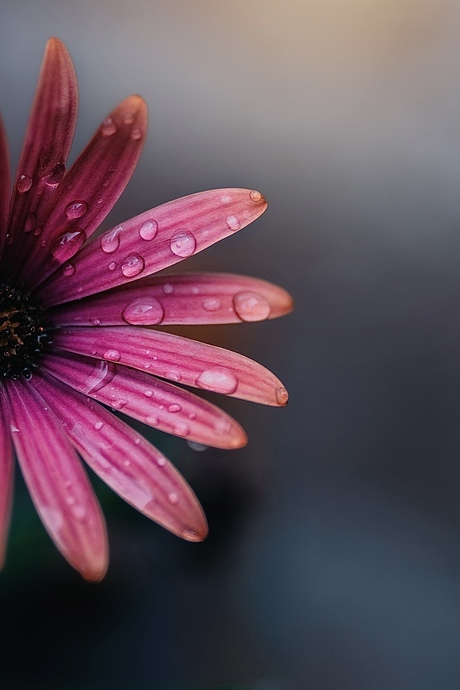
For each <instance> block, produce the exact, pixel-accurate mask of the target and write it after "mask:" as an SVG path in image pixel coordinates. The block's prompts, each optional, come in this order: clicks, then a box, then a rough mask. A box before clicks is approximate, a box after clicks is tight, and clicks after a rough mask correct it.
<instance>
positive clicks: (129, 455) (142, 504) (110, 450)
mask: <svg viewBox="0 0 460 690" xmlns="http://www.w3.org/2000/svg"><path fill="white" fill-rule="evenodd" d="M32 382H33V384H34V385H35V386H37V388H38V389H39V390H40V391H41V392H42V393H43V395H44V396H45V397H46V398H47V399H48V400H51V401H52V402H51V405H52V407H53V408H54V410H55V412H56V414H57V416H58V417H59V420H60V422H61V424H63V426H64V428H65V430H66V432H67V434H68V436H69V438H70V439H71V441H72V443H73V444H74V446H75V447H76V449H77V450H78V452H79V453H80V454H81V455H82V456H83V458H84V459H85V461H86V462H87V463H88V465H89V466H90V467H91V469H93V470H94V472H96V474H97V475H98V476H99V477H100V478H101V479H102V480H103V481H104V482H106V484H108V486H110V487H111V488H112V489H113V490H114V491H116V493H118V494H119V495H120V496H122V498H124V499H125V501H127V502H128V503H130V504H131V505H132V506H134V507H135V508H137V510H139V511H140V512H142V513H144V515H147V517H149V518H151V519H152V520H155V521H156V522H158V523H159V524H160V525H163V527H166V529H168V530H170V531H171V532H173V533H174V534H177V535H178V536H180V537H182V538H184V539H188V540H190V541H201V540H202V539H204V538H205V537H206V534H207V525H206V518H205V517H204V514H203V510H202V508H201V506H200V504H199V502H198V500H197V498H196V496H195V494H194V493H193V492H192V490H191V489H190V487H189V486H188V484H187V483H186V482H185V480H184V479H183V478H182V477H181V475H180V474H179V473H178V472H177V470H176V469H175V468H174V467H173V466H172V465H171V464H170V463H169V462H168V460H167V459H166V458H165V457H164V455H162V454H161V453H160V452H159V451H158V450H157V449H156V448H154V447H153V446H152V445H150V444H149V443H148V442H147V441H146V440H145V439H144V438H142V437H141V436H139V435H138V434H137V433H136V432H135V431H134V430H133V429H131V428H130V427H129V426H127V425H126V424H124V423H123V422H122V421H120V420H119V419H117V418H116V417H115V416H114V415H113V414H111V413H110V412H108V411H107V410H105V409H104V408H103V407H102V406H101V405H98V404H97V403H95V402H93V401H88V399H87V398H85V396H83V395H81V394H80V393H78V392H77V391H75V390H72V389H71V388H69V387H68V386H66V385H64V384H62V383H61V382H60V381H57V380H56V379H54V378H53V377H48V376H47V377H46V378H42V377H41V376H34V377H33V380H32Z"/></svg>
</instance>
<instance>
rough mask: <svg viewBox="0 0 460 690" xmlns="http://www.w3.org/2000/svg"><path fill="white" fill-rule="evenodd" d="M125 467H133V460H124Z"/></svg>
mask: <svg viewBox="0 0 460 690" xmlns="http://www.w3.org/2000/svg"><path fill="white" fill-rule="evenodd" d="M123 465H124V466H125V467H131V460H123Z"/></svg>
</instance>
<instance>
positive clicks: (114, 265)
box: [108, 261, 117, 271]
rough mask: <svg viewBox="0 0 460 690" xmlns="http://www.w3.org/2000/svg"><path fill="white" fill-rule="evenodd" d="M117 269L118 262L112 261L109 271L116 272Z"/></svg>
mask: <svg viewBox="0 0 460 690" xmlns="http://www.w3.org/2000/svg"><path fill="white" fill-rule="evenodd" d="M116 267H117V262H116V261H111V262H110V263H109V266H108V269H109V271H114V270H115V269H116Z"/></svg>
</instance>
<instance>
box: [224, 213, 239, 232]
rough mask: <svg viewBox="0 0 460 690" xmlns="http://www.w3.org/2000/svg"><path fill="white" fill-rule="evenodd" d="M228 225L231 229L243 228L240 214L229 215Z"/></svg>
mask: <svg viewBox="0 0 460 690" xmlns="http://www.w3.org/2000/svg"><path fill="white" fill-rule="evenodd" d="M227 225H228V227H229V228H230V230H239V229H240V228H241V223H240V220H239V218H238V216H227Z"/></svg>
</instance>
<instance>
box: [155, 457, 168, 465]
mask: <svg viewBox="0 0 460 690" xmlns="http://www.w3.org/2000/svg"><path fill="white" fill-rule="evenodd" d="M157 465H158V466H159V467H164V466H165V465H166V458H164V457H163V456H162V455H159V456H158V458H157Z"/></svg>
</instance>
